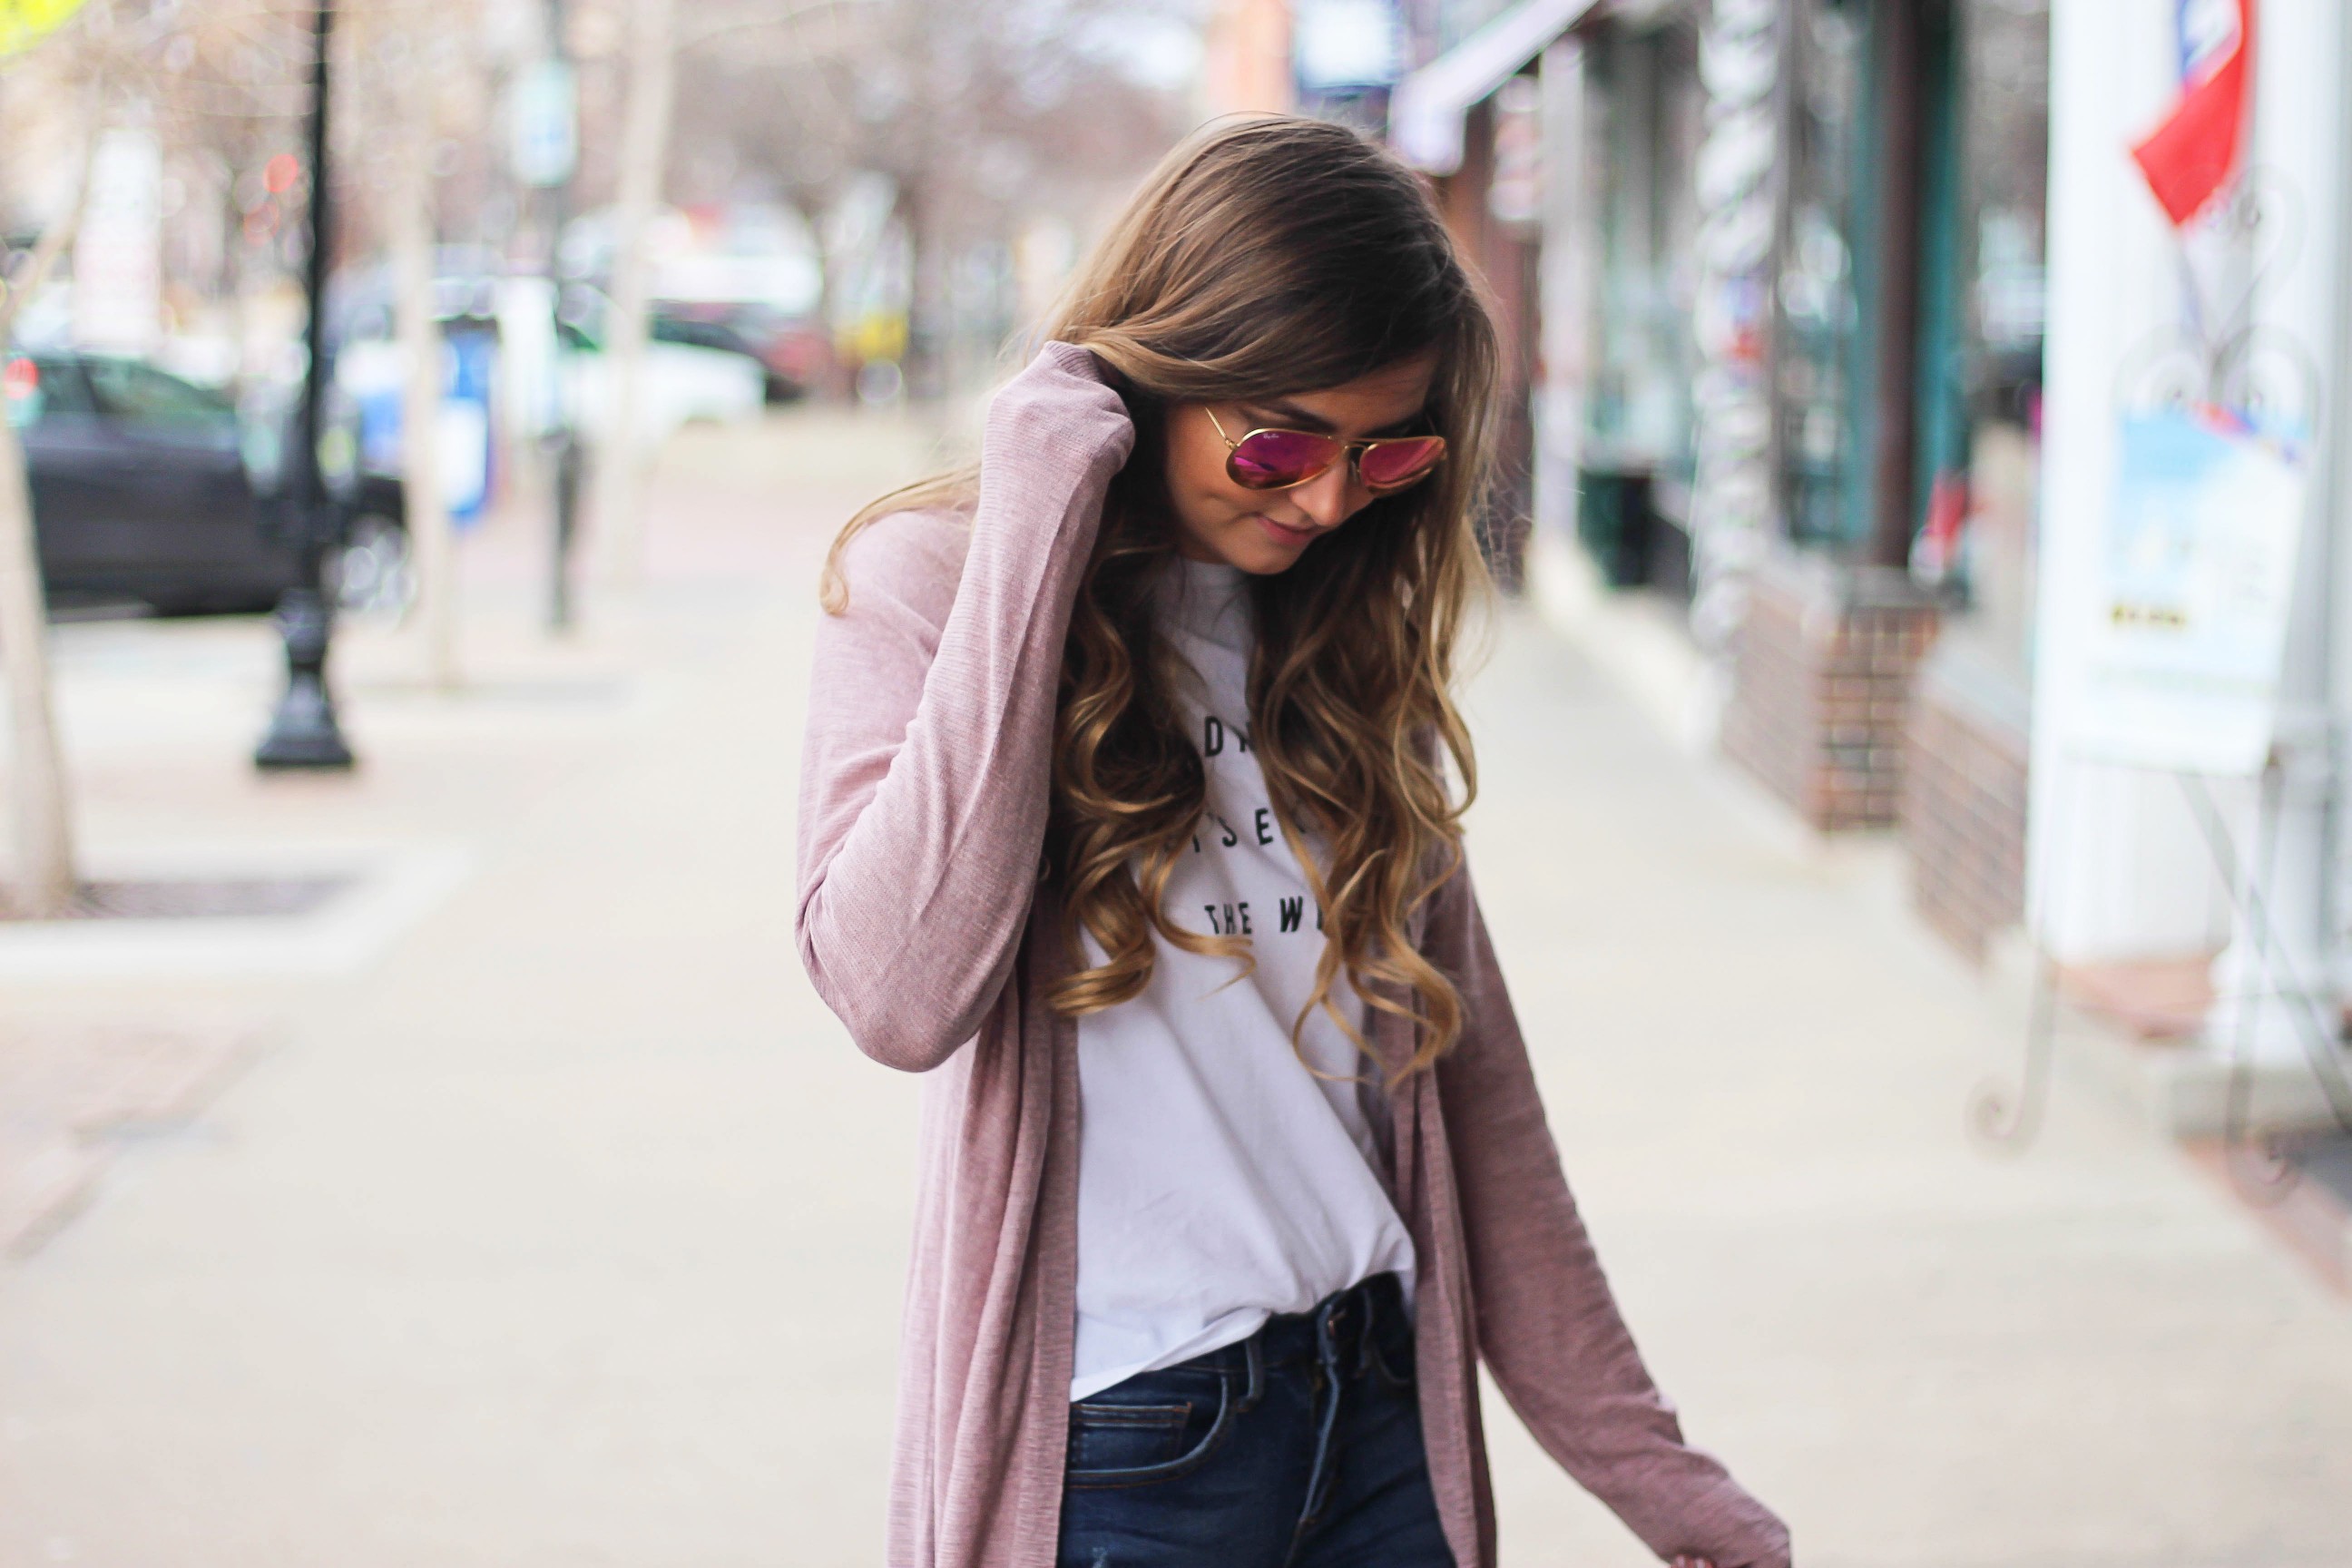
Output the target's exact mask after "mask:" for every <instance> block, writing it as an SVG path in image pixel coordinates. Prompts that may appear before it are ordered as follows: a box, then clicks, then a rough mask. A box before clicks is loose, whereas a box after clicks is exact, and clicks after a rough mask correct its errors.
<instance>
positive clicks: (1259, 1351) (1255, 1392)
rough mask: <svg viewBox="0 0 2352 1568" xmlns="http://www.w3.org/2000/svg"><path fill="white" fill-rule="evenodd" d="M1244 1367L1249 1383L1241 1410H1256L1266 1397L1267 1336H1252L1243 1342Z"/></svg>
mask: <svg viewBox="0 0 2352 1568" xmlns="http://www.w3.org/2000/svg"><path fill="white" fill-rule="evenodd" d="M1242 1365H1243V1367H1244V1371H1245V1373H1246V1375H1247V1376H1248V1379H1249V1381H1248V1382H1247V1383H1246V1384H1244V1385H1243V1389H1242V1403H1241V1408H1243V1409H1244V1410H1255V1409H1256V1408H1257V1402H1258V1401H1259V1400H1260V1399H1263V1398H1264V1397H1265V1335H1264V1334H1252V1335H1251V1336H1250V1337H1249V1338H1247V1339H1245V1340H1244V1341H1243V1342H1242Z"/></svg>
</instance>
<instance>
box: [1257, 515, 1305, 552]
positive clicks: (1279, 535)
mask: <svg viewBox="0 0 2352 1568" xmlns="http://www.w3.org/2000/svg"><path fill="white" fill-rule="evenodd" d="M1257 525H1258V526H1259V527H1260V528H1262V529H1264V530H1265V535H1266V537H1267V538H1268V539H1271V540H1273V541H1274V542H1276V544H1279V545H1281V546H1283V547H1284V548H1285V549H1287V550H1304V549H1306V548H1307V546H1308V545H1310V544H1312V543H1314V542H1315V535H1316V532H1317V531H1316V530H1315V529H1311V528H1286V527H1284V526H1283V525H1282V524H1281V523H1278V522H1276V521H1274V519H1272V518H1270V517H1268V516H1266V515H1265V513H1264V512H1260V513H1258V514H1257Z"/></svg>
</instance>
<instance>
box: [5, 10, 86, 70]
mask: <svg viewBox="0 0 2352 1568" xmlns="http://www.w3.org/2000/svg"><path fill="white" fill-rule="evenodd" d="M81 5H82V0H0V59H5V58H8V57H9V56H10V55H14V54H21V53H23V52H24V51H25V50H26V49H28V48H31V47H33V46H34V45H35V44H37V43H39V42H40V41H41V39H42V38H43V37H45V36H47V34H48V33H50V32H51V31H53V30H54V29H55V28H56V27H57V26H58V23H60V22H62V21H64V20H65V19H66V18H67V17H68V16H72V15H73V14H74V13H75V12H77V11H79V10H80V9H81Z"/></svg>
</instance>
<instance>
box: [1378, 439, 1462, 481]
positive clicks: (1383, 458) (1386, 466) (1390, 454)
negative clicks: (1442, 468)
mask: <svg viewBox="0 0 2352 1568" xmlns="http://www.w3.org/2000/svg"><path fill="white" fill-rule="evenodd" d="M1444 456H1445V442H1444V438H1443V437H1437V436H1411V437H1405V438H1404V439H1402V440H1398V441H1382V442H1381V443H1380V444H1379V445H1378V446H1375V447H1365V448H1364V452H1363V455H1362V456H1361V457H1360V458H1358V459H1357V460H1356V468H1357V470H1358V471H1359V472H1360V473H1361V474H1362V475H1363V476H1364V483H1366V484H1368V485H1370V486H1371V487H1372V489H1376V490H1384V489H1393V488H1395V487H1396V486H1398V485H1409V484H1411V483H1412V482H1413V480H1415V479H1420V478H1422V477H1423V475H1425V474H1427V473H1428V472H1429V470H1430V469H1432V468H1435V467H1437V462H1438V459H1439V458H1443V457H1444Z"/></svg>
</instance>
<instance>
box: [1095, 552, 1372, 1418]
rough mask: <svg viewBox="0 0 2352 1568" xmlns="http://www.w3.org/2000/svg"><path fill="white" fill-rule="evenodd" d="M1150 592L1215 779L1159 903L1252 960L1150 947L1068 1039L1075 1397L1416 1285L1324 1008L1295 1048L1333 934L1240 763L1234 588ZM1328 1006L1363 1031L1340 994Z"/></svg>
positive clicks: (1199, 576) (1241, 665)
mask: <svg viewBox="0 0 2352 1568" xmlns="http://www.w3.org/2000/svg"><path fill="white" fill-rule="evenodd" d="M1160 586H1161V590H1162V594H1161V600H1160V605H1161V622H1160V624H1161V626H1162V628H1163V630H1164V631H1165V632H1166V633H1167V635H1168V636H1169V637H1171V639H1172V640H1173V642H1174V643H1175V645H1176V647H1178V648H1179V650H1180V651H1181V653H1182V654H1183V656H1184V658H1185V659H1186V660H1187V662H1188V663H1189V664H1190V665H1191V666H1192V669H1193V671H1194V672H1195V674H1196V675H1197V676H1198V678H1199V679H1198V682H1197V689H1194V690H1192V691H1190V692H1185V693H1181V694H1180V698H1179V700H1180V702H1181V708H1182V710H1183V712H1184V713H1185V715H1186V716H1187V718H1188V719H1189V720H1190V721H1191V723H1192V736H1193V742H1194V744H1195V745H1196V746H1197V747H1198V748H1199V750H1200V752H1201V758H1202V767H1203V769H1204V771H1205V773H1206V774H1207V783H1208V798H1207V808H1206V810H1205V811H1204V813H1203V815H1202V819H1201V822H1200V825H1199V828H1198V830H1197V831H1196V832H1195V834H1194V835H1193V837H1192V845H1191V847H1189V848H1188V849H1187V850H1186V851H1185V852H1184V853H1183V854H1182V855H1181V856H1180V857H1179V858H1178V860H1177V863H1176V868H1175V870H1174V873H1173V875H1172V876H1171V878H1170V879H1169V883H1168V891H1167V896H1166V899H1165V901H1164V907H1165V909H1166V910H1167V914H1168V918H1169V920H1170V921H1171V923H1172V924H1175V925H1178V926H1181V927H1183V928H1184V929H1187V930H1190V931H1199V932H1201V933H1202V934H1204V935H1232V936H1242V937H1246V938H1248V939H1249V942H1250V944H1251V949H1252V951H1253V952H1254V953H1255V956H1256V960H1257V963H1256V968H1255V972H1254V973H1244V970H1243V966H1242V965H1241V963H1239V962H1238V961H1236V960H1234V959H1228V958H1212V957H1203V956H1201V955H1199V954H1195V953H1190V952H1183V951H1182V950H1181V949H1179V948H1175V947H1171V945H1169V944H1168V943H1167V942H1164V941H1158V939H1155V942H1157V946H1158V949H1159V951H1158V953H1157V963H1156V965H1155V967H1154V969H1153V971H1152V975H1151V982H1150V985H1149V986H1148V987H1146V988H1145V990H1144V991H1143V993H1142V994H1140V995H1138V996H1136V997H1134V998H1133V999H1132V1000H1130V1001H1128V1002H1125V1003H1122V1004H1120V1005H1118V1006H1116V1007H1113V1008H1110V1009H1108V1011H1106V1012H1101V1013H1094V1014H1089V1015H1087V1016H1085V1017H1083V1018H1081V1019H1079V1021H1078V1097H1079V1117H1080V1133H1079V1141H1078V1289H1077V1309H1078V1321H1077V1359H1076V1364H1075V1371H1074V1375H1073V1376H1072V1378H1071V1383H1070V1397H1071V1398H1072V1399H1073V1400H1078V1399H1084V1398H1086V1397H1087V1396H1088V1395H1089V1394H1094V1393H1096V1392H1097V1391H1099V1390H1101V1389H1105V1388H1108V1387H1109V1386H1111V1385H1112V1384H1116V1383H1118V1382H1120V1381H1121V1380H1122V1379H1125V1378H1128V1377H1131V1376H1133V1375H1135V1374H1136V1373H1140V1372H1149V1371H1151V1370H1154V1369H1156V1368H1160V1367H1164V1366H1172V1365H1174V1364H1175V1363H1178V1362H1181V1361H1185V1360H1188V1359H1190V1358H1192V1357H1193V1356H1196V1355H1200V1354H1202V1353H1204V1352H1208V1351H1212V1350H1215V1349H1217V1348H1218V1347H1220V1346H1222V1345H1228V1344H1233V1343H1235V1342H1238V1341H1241V1340H1244V1339H1247V1338H1248V1337H1249V1336H1250V1335H1251V1334H1253V1333H1255V1332H1256V1331H1257V1329H1258V1327H1259V1325H1260V1324H1262V1323H1264V1322H1265V1320H1266V1318H1267V1317H1268V1316H1270V1315H1272V1314H1274V1313H1276V1312H1298V1311H1304V1310H1307V1308H1309V1307H1312V1306H1313V1305H1314V1304H1315V1303H1316V1302H1318V1301H1319V1300H1322V1299H1323V1298H1324V1297H1326V1296H1328V1295H1330V1294H1331V1293H1332V1292H1333V1291H1336V1290H1343V1289H1347V1288H1348V1287H1349V1286H1350V1285H1353V1284H1356V1283H1357V1282H1359V1281H1360V1280H1363V1279H1369V1278H1370V1277H1371V1276H1373V1275H1375V1274H1380V1273H1384V1272H1388V1271H1391V1270H1393V1271H1395V1272H1397V1273H1398V1274H1400V1275H1402V1277H1403V1279H1404V1281H1405V1283H1406V1285H1407V1288H1408V1289H1410V1287H1411V1283H1412V1267H1413V1253H1412V1237H1410V1236H1409V1235H1408V1234H1407V1232H1406V1230H1405V1226H1404V1222H1403V1221H1402V1219H1401V1218H1399V1217H1398V1215H1397V1211H1396V1205H1395V1204H1394V1203H1393V1201H1392V1200H1391V1198H1390V1195H1389V1193H1388V1190H1387V1188H1386V1186H1385V1184H1383V1181H1382V1178H1381V1163H1382V1162H1381V1156H1380V1152H1379V1150H1378V1146H1377V1144H1376V1143H1375V1142H1374V1134H1373V1131H1372V1117H1373V1116H1374V1115H1377V1114H1383V1112H1382V1111H1381V1091H1380V1089H1379V1087H1378V1082H1377V1080H1378V1077H1379V1074H1378V1071H1377V1069H1376V1068H1374V1067H1373V1066H1372V1064H1371V1063H1370V1060H1369V1059H1367V1058H1364V1057H1362V1056H1361V1055H1360V1053H1359V1051H1358V1050H1357V1048H1356V1046H1355V1044H1354V1042H1353V1041H1351V1040H1349V1038H1348V1037H1347V1036H1346V1035H1345V1034H1344V1033H1342V1032H1341V1030H1340V1028H1339V1026H1338V1025H1337V1024H1336V1023H1334V1022H1333V1021H1332V1020H1331V1018H1330V1017H1329V1016H1328V1015H1327V1014H1325V1013H1324V1012H1323V1011H1322V1009H1321V1008H1319V1007H1318V1009H1317V1010H1316V1011H1315V1013H1314V1014H1313V1015H1312V1016H1309V1018H1308V1019H1307V1026H1306V1029H1305V1031H1304V1034H1303V1035H1302V1037H1301V1040H1300V1047H1299V1049H1298V1050H1294V1049H1293V1048H1292V1045H1291V1039H1290V1031H1291V1025H1292V1023H1293V1021H1294V1020H1295V1019H1296V1018H1297V1016H1298V1013H1299V1010H1300V1008H1301V1007H1302V1006H1304V1005H1305V1004H1306V1002H1307V998H1308V996H1310V995H1311V994H1313V992H1314V987H1315V965H1316V962H1317V960H1318V958H1319V957H1320V956H1321V953H1322V950H1323V945H1324V935H1323V930H1322V919H1321V915H1320V911H1319V910H1317V909H1316V907H1315V900H1314V898H1313V896H1312V895H1311V894H1310V893H1309V892H1308V891H1307V880H1306V878H1305V877H1304V876H1302V875H1301V874H1300V871H1299V868H1298V863H1297V859H1296V858H1294V857H1293V856H1292V853H1291V849H1290V846H1289V844H1288V843H1287V842H1286V840H1285V839H1284V837H1283V835H1282V829H1281V827H1280V826H1278V825H1277V824H1276V821H1275V817H1274V812H1273V808H1272V805H1271V804H1270V802H1269V800H1268V798H1267V795H1266V790H1265V780H1264V778H1263V776H1262V775H1261V774H1260V773H1259V770H1258V763H1257V759H1256V757H1255V755H1254V754H1253V753H1252V752H1251V750H1250V733H1249V722H1248V719H1249V707H1248V701H1247V684H1248V669H1249V648H1250V615H1249V599H1248V594H1247V587H1246V584H1245V583H1244V579H1243V574H1242V573H1241V572H1240V570H1239V569H1238V568H1235V567H1231V566H1225V565H1222V564H1214V565H1212V564H1203V563H1196V562H1178V563H1175V565H1174V566H1173V567H1172V568H1171V572H1170V574H1169V576H1168V578H1167V579H1166V581H1165V582H1164V583H1163V584H1161V585H1160ZM1085 947H1086V953H1087V960H1088V962H1090V963H1100V962H1101V961H1102V958H1103V953H1102V950H1101V949H1100V948H1099V947H1098V946H1097V945H1096V943H1095V942H1094V940H1093V938H1092V937H1087V938H1086V939H1085ZM1336 992H1337V999H1338V1000H1339V1003H1340V1005H1341V1006H1342V1008H1343V1010H1344V1011H1345V1014H1346V1016H1348V1017H1349V1020H1350V1021H1351V1022H1353V1023H1355V1024H1356V1025H1357V1026H1358V1027H1359V1029H1361V1028H1362V1026H1363V1025H1364V1022H1365V1020H1364V1011H1363V1003H1362V1001H1361V1000H1360V998H1359V997H1358V996H1357V995H1356V994H1355V993H1354V991H1353V990H1352V989H1350V988H1349V986H1348V984H1347V982H1346V980H1345V978H1344V976H1343V977H1342V978H1341V979H1340V980H1339V982H1338V983H1337V986H1336ZM1302 1056H1303V1057H1304V1058H1305V1059H1304V1060H1302V1059H1301V1058H1302ZM1308 1063H1312V1064H1313V1066H1314V1068H1316V1069H1317V1072H1320V1073H1321V1074H1322V1075H1324V1076H1322V1077H1320V1078H1318V1076H1317V1075H1316V1072H1310V1071H1309V1070H1308V1066H1307V1064H1308Z"/></svg>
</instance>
